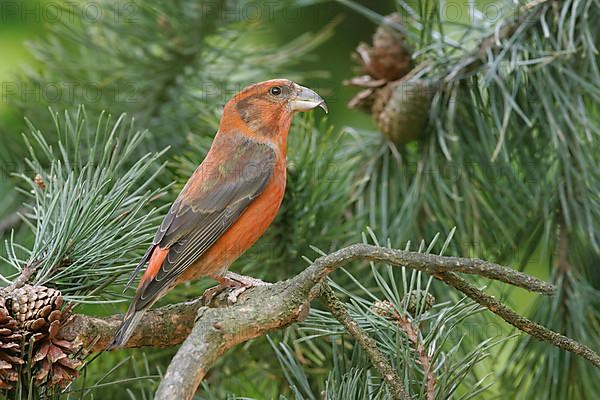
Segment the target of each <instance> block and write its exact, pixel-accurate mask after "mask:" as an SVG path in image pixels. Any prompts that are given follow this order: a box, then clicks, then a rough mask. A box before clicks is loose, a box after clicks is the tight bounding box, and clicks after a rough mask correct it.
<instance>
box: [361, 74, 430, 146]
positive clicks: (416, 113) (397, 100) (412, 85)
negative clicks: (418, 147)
mask: <svg viewBox="0 0 600 400" xmlns="http://www.w3.org/2000/svg"><path fill="white" fill-rule="evenodd" d="M430 105H431V93H430V88H429V87H428V86H427V85H426V84H425V83H424V82H414V81H410V82H407V81H405V80H404V79H400V80H398V81H395V82H392V83H389V84H387V85H386V86H385V87H384V88H383V89H381V90H380V91H379V93H378V95H377V96H376V97H375V101H374V103H373V107H372V113H373V117H374V118H375V121H376V122H377V126H378V127H379V129H380V130H381V132H383V133H384V134H385V135H386V136H387V137H388V138H389V139H390V140H391V141H392V142H394V143H397V144H405V143H409V142H411V141H413V140H416V139H418V138H419V137H420V136H421V133H422V132H423V131H424V130H425V127H426V125H427V117H428V115H429V107H430Z"/></svg>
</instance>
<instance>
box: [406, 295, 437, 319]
mask: <svg viewBox="0 0 600 400" xmlns="http://www.w3.org/2000/svg"><path fill="white" fill-rule="evenodd" d="M402 303H407V304H406V310H407V311H408V312H409V313H410V314H412V315H415V314H416V313H417V312H418V311H421V310H423V312H425V311H428V310H430V309H431V307H433V305H434V304H435V297H433V295H432V294H431V293H429V292H426V291H425V290H413V291H412V292H410V293H406V294H405V295H404V297H402ZM417 307H418V308H417Z"/></svg>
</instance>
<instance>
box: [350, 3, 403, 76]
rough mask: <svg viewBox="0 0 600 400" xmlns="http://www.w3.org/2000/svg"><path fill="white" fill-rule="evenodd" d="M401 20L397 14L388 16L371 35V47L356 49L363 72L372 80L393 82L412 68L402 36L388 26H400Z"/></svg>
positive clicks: (363, 44) (365, 46)
mask: <svg viewBox="0 0 600 400" xmlns="http://www.w3.org/2000/svg"><path fill="white" fill-rule="evenodd" d="M401 18H402V17H401V16H400V14H398V13H393V14H390V15H388V16H387V17H386V18H385V20H384V24H382V25H381V26H379V27H378V28H377V30H376V31H375V35H373V46H372V47H371V46H369V45H367V44H366V43H361V44H360V45H359V46H358V47H357V49H356V52H357V53H358V56H359V61H360V63H361V64H362V70H363V72H364V73H365V74H367V75H369V76H370V77H371V78H373V79H374V80H379V79H383V80H385V81H386V82H389V81H395V80H397V79H400V78H402V77H403V76H404V75H406V74H407V73H408V72H409V71H410V70H411V69H412V67H413V61H412V50H411V49H410V48H409V47H408V45H407V43H406V40H405V38H404V34H403V33H402V32H400V31H398V30H397V29H394V27H393V25H390V24H401V22H402V20H401ZM386 23H387V24H386Z"/></svg>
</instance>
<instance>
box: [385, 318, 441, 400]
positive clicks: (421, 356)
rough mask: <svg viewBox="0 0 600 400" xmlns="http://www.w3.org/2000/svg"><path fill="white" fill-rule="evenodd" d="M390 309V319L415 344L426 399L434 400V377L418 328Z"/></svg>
mask: <svg viewBox="0 0 600 400" xmlns="http://www.w3.org/2000/svg"><path fill="white" fill-rule="evenodd" d="M392 310H393V311H392V319H393V320H394V321H396V322H397V323H398V326H399V327H400V329H402V330H403V331H404V333H406V336H407V337H408V340H410V341H411V342H412V344H413V345H415V346H416V351H417V358H418V360H419V364H421V366H422V367H423V375H424V376H425V382H426V389H427V400H434V399H435V383H436V379H435V375H434V373H433V369H432V366H431V359H430V357H429V356H428V355H427V350H426V349H425V345H424V344H423V341H422V340H420V339H419V334H418V330H417V329H415V327H414V326H413V324H411V323H410V321H409V320H408V318H406V316H404V315H401V314H400V313H399V312H398V311H396V310H395V309H394V308H393V307H392Z"/></svg>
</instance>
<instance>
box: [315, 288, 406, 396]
mask: <svg viewBox="0 0 600 400" xmlns="http://www.w3.org/2000/svg"><path fill="white" fill-rule="evenodd" d="M320 300H321V301H322V302H323V304H324V305H325V307H327V309H328V310H329V312H331V314H332V315H333V316H334V317H335V318H336V319H337V320H338V321H339V322H340V324H342V325H343V326H344V327H345V328H346V330H347V331H348V333H350V335H352V336H353V337H354V339H356V341H357V342H358V343H359V344H360V345H361V347H362V348H363V349H364V350H365V353H367V355H368V357H369V359H370V360H371V363H372V364H373V366H374V367H375V369H377V371H379V373H380V374H381V376H382V377H383V379H384V380H385V382H386V383H387V385H388V387H389V388H390V391H391V392H392V398H394V399H410V396H409V395H408V393H407V391H406V388H405V387H404V385H403V384H402V380H401V379H400V377H399V376H398V374H397V373H396V371H395V370H394V368H392V366H391V365H390V363H389V362H388V361H387V360H386V359H385V356H384V355H383V354H382V353H381V351H380V350H379V349H378V348H377V343H376V342H375V340H373V338H371V337H370V336H369V335H368V334H367V333H366V332H365V331H364V330H363V329H362V328H361V327H360V326H359V325H358V323H357V322H356V321H355V320H354V319H353V318H352V317H351V316H350V314H349V313H348V311H347V310H346V307H345V306H344V303H342V302H341V301H340V300H339V299H338V298H337V296H336V295H335V293H334V292H333V290H331V287H329V285H328V284H327V283H324V284H322V285H321V296H320Z"/></svg>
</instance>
